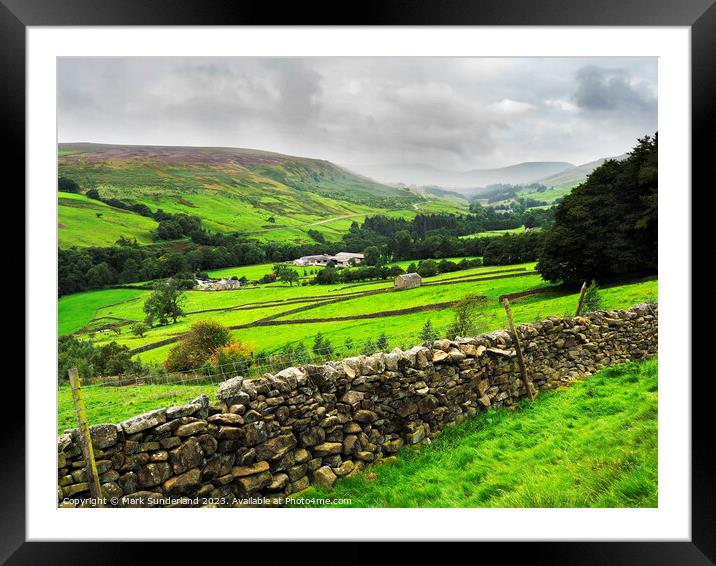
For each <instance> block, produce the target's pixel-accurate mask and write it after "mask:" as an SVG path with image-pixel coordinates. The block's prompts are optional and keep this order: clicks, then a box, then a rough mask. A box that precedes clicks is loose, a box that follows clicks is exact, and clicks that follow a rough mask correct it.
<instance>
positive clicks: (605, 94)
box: [574, 66, 656, 111]
mask: <svg viewBox="0 0 716 566" xmlns="http://www.w3.org/2000/svg"><path fill="white" fill-rule="evenodd" d="M576 78H577V89H576V91H575V93H574V100H575V101H576V103H577V105H578V106H580V107H582V108H585V109H588V110H621V111H623V110H630V111H631V110H634V109H637V110H640V111H649V110H651V109H653V108H655V106H656V99H654V98H650V97H649V96H648V95H647V94H646V93H642V92H639V91H638V90H637V88H636V87H634V86H633V85H632V84H630V82H629V75H628V74H627V73H626V71H624V70H623V69H607V68H603V67H597V66H587V67H583V68H581V69H579V71H578V72H577V77H576Z"/></svg>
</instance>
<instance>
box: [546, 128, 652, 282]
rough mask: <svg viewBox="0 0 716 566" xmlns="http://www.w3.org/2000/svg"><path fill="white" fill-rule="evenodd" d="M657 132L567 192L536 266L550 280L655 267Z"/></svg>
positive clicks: (614, 274) (637, 271) (606, 275)
mask: <svg viewBox="0 0 716 566" xmlns="http://www.w3.org/2000/svg"><path fill="white" fill-rule="evenodd" d="M657 146H658V136H657V135H656V134H655V135H654V137H651V136H646V137H645V138H643V139H640V140H639V143H638V144H637V146H636V147H635V148H634V149H633V150H632V151H631V152H630V154H629V157H627V158H626V159H624V160H623V161H615V160H608V161H606V162H604V164H603V165H601V166H600V167H598V168H597V169H595V170H594V171H593V172H592V174H591V175H590V176H589V178H588V179H587V180H586V181H585V182H584V183H583V184H581V185H579V186H578V187H576V188H575V189H574V190H573V191H572V193H571V194H570V195H569V196H566V197H565V198H564V200H563V201H562V202H561V204H560V205H559V207H558V208H557V210H556V212H555V222H554V225H553V226H552V228H551V229H550V230H549V231H548V232H547V234H546V237H545V243H544V249H543V251H542V254H541V257H540V261H539V263H538V265H537V270H538V271H539V272H540V273H541V274H542V276H543V277H544V278H545V279H547V280H549V281H560V280H561V281H564V282H570V283H571V282H579V281H585V280H591V279H596V280H597V281H603V280H605V279H615V278H621V277H629V276H636V275H646V274H651V273H656V272H657V185H658V183H657V181H658V175H657V169H658V157H657Z"/></svg>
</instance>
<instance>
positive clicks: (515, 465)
mask: <svg viewBox="0 0 716 566" xmlns="http://www.w3.org/2000/svg"><path fill="white" fill-rule="evenodd" d="M657 400H658V379H657V360H656V359H651V360H647V361H645V362H642V363H638V364H637V363H628V364H624V365H621V366H615V367H612V368H608V369H605V370H603V371H601V372H599V373H597V374H595V375H593V376H591V377H588V378H585V379H584V380H582V381H580V382H577V383H576V384H574V385H572V386H571V387H569V388H566V389H560V390H556V391H552V392H543V393H541V394H540V395H539V396H538V397H537V399H536V400H535V401H534V402H533V403H532V404H530V403H529V402H528V401H525V402H523V403H522V404H521V406H520V408H519V411H518V412H516V413H514V414H513V413H510V412H508V411H507V410H505V409H498V410H493V411H488V412H484V413H481V414H480V415H478V417H476V418H475V419H472V420H469V421H466V422H464V423H462V424H460V425H454V426H451V427H449V428H447V429H446V430H444V431H443V432H442V433H441V434H440V435H438V437H437V438H436V440H435V441H434V442H433V443H432V444H431V445H428V446H420V447H409V448H404V449H402V450H401V451H400V452H399V453H398V457H397V460H396V461H395V462H393V463H387V464H383V465H376V466H372V467H368V468H367V469H366V470H364V471H363V472H361V473H359V474H357V475H356V476H355V477H351V478H341V479H339V480H338V482H337V484H336V485H335V486H334V488H333V489H330V490H325V489H318V488H309V489H308V490H305V491H303V492H301V493H300V494H296V495H294V497H320V498H331V499H338V498H342V499H349V500H351V504H350V505H348V506H352V507H573V508H574V507H576V508H581V507H657V506H658V476H657V464H658V460H657V446H658V438H657V414H658V413H657V406H658V403H657Z"/></svg>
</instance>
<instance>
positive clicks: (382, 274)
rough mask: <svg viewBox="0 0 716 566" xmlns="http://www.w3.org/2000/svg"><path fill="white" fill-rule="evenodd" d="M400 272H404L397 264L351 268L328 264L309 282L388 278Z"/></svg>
mask: <svg viewBox="0 0 716 566" xmlns="http://www.w3.org/2000/svg"><path fill="white" fill-rule="evenodd" d="M401 273H405V271H404V270H403V269H402V268H401V267H399V266H397V265H393V266H391V267H387V266H385V265H382V266H366V267H354V268H351V269H336V268H335V267H333V266H332V265H330V264H329V265H327V266H326V267H325V268H324V269H323V270H321V271H319V272H318V273H317V274H316V276H315V277H314V278H313V279H312V280H311V282H312V283H316V284H318V285H332V284H334V283H354V282H356V281H372V280H384V279H389V278H391V277H397V276H398V275H400V274H401Z"/></svg>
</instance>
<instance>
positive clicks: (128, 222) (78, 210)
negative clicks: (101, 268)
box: [57, 193, 157, 248]
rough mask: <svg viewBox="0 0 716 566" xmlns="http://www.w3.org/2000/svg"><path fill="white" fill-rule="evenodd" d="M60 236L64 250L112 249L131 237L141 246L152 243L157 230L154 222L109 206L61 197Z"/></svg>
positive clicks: (68, 195) (81, 197) (70, 195)
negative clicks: (89, 247) (152, 237)
mask: <svg viewBox="0 0 716 566" xmlns="http://www.w3.org/2000/svg"><path fill="white" fill-rule="evenodd" d="M57 206H58V216H59V222H58V223H57V233H58V239H59V242H60V247H61V248H67V247H70V246H73V245H74V246H90V245H94V246H111V245H112V244H114V242H116V241H117V240H118V239H119V238H120V237H121V236H131V237H133V238H136V239H137V242H139V243H140V244H148V243H150V242H151V236H150V233H151V231H152V230H154V229H155V228H156V227H157V222H155V221H154V220H153V219H151V218H146V217H144V216H140V215H139V214H134V213H133V212H129V211H127V210H122V209H119V208H114V207H112V206H108V205H106V204H105V203H103V202H100V201H97V200H93V199H91V198H87V197H86V196H84V195H77V194H73V193H58V197H57Z"/></svg>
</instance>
